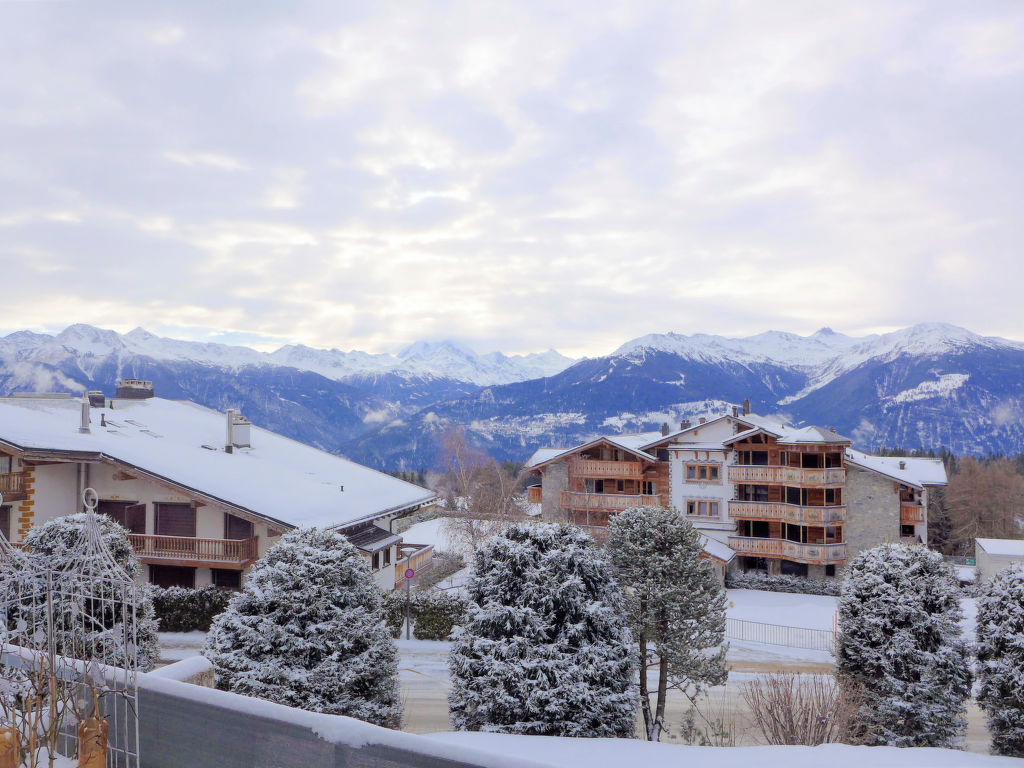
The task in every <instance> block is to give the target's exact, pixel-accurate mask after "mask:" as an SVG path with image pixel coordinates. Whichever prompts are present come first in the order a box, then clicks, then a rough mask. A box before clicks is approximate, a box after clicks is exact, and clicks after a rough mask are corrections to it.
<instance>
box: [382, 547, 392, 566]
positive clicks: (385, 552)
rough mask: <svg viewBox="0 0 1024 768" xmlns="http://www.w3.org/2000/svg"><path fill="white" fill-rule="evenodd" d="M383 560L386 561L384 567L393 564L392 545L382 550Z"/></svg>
mask: <svg viewBox="0 0 1024 768" xmlns="http://www.w3.org/2000/svg"><path fill="white" fill-rule="evenodd" d="M381 555H382V558H381V559H382V560H383V561H384V567H386V566H389V565H391V547H388V548H387V549H383V550H381Z"/></svg>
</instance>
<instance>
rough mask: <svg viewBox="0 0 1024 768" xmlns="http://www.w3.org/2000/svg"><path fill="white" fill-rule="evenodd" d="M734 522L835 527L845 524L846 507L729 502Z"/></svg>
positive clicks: (768, 502)
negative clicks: (772, 522) (775, 522)
mask: <svg viewBox="0 0 1024 768" xmlns="http://www.w3.org/2000/svg"><path fill="white" fill-rule="evenodd" d="M729 517H731V518H733V519H736V520H780V521H782V522H786V523H795V524H796V525H837V524H840V523H844V522H846V507H844V506H835V507H807V506H801V505H800V504H783V503H781V502H775V501H730V502H729Z"/></svg>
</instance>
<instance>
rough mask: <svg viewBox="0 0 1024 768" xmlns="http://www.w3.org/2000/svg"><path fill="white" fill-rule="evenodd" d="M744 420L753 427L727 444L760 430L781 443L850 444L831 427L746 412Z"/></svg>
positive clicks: (738, 434)
mask: <svg viewBox="0 0 1024 768" xmlns="http://www.w3.org/2000/svg"><path fill="white" fill-rule="evenodd" d="M743 421H746V422H748V423H750V424H753V425H754V427H753V428H752V429H748V430H746V431H745V432H739V433H737V434H735V435H733V436H732V437H730V438H729V439H728V440H726V441H724V442H725V444H726V445H728V444H729V443H734V442H738V441H740V440H743V439H745V438H747V437H750V436H751V435H755V434H757V433H759V432H765V433H767V434H769V435H772V436H773V437H774V438H775V439H776V440H778V441H779V442H780V443H787V444H793V443H796V444H799V443H846V444H849V442H850V438H848V437H843V436H842V435H840V434H837V433H835V432H833V431H832V430H830V429H824V428H822V427H814V426H811V427H794V426H791V425H789V424H786V423H784V422H782V421H779V420H778V419H775V418H772V417H771V416H759V415H757V414H754V413H748V414H744V416H743Z"/></svg>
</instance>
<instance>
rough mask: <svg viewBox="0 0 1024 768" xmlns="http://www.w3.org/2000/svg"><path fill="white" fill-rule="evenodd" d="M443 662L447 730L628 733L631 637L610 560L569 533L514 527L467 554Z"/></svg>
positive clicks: (632, 694) (561, 528) (562, 528)
mask: <svg viewBox="0 0 1024 768" xmlns="http://www.w3.org/2000/svg"><path fill="white" fill-rule="evenodd" d="M467 589H468V593H469V609H468V612H467V617H466V621H465V624H464V625H463V626H462V627H458V628H456V629H455V632H454V633H453V643H452V648H451V653H450V655H449V658H448V665H449V669H450V670H451V682H452V688H451V693H450V694H449V697H448V701H449V704H450V707H451V719H452V724H453V725H454V727H455V728H457V729H460V730H469V731H496V732H502V733H520V734H534V735H550V736H578V737H598V736H605V737H610V736H618V737H628V736H632V735H633V734H634V729H635V718H636V689H635V685H634V674H635V666H634V663H633V654H632V650H631V649H632V639H631V638H630V634H629V629H628V628H627V626H626V623H625V620H624V617H623V606H622V599H621V595H620V592H619V589H618V586H617V585H616V583H615V581H614V579H613V577H612V575H611V568H610V563H609V562H608V560H607V559H606V557H605V556H604V555H603V553H602V552H601V551H600V550H599V549H598V547H597V546H596V545H595V544H594V542H593V540H592V539H591V538H590V537H589V536H587V535H586V534H585V533H583V532H582V531H581V530H580V529H579V528H575V527H572V526H566V525H536V526H533V525H514V526H512V527H510V528H508V529H506V530H505V531H503V532H502V533H501V534H499V535H497V536H495V537H494V538H492V539H491V540H490V541H488V542H486V543H485V544H483V545H482V546H481V548H480V549H478V550H477V551H476V553H475V554H474V557H473V575H472V577H471V578H470V580H469V583H468V585H467Z"/></svg>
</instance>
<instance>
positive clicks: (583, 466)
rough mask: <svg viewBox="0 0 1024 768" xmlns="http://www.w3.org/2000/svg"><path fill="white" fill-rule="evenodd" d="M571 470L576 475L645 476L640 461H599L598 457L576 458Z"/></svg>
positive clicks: (570, 466) (571, 463)
mask: <svg viewBox="0 0 1024 768" xmlns="http://www.w3.org/2000/svg"><path fill="white" fill-rule="evenodd" d="M569 471H570V472H572V474H573V475H574V476H576V477H611V478H622V477H632V478H640V477H643V474H644V468H643V465H642V464H641V463H640V462H639V461H599V460H598V459H574V460H573V461H571V462H570V463H569Z"/></svg>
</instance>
